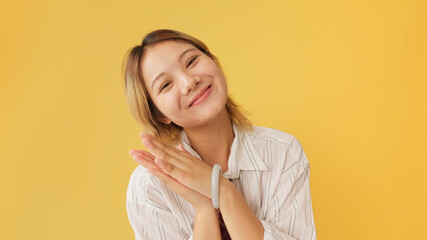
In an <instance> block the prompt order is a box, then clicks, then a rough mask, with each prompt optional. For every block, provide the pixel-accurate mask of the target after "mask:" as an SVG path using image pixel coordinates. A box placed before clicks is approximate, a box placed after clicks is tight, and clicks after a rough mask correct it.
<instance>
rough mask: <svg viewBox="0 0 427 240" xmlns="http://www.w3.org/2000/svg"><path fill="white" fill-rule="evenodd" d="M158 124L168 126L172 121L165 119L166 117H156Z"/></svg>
mask: <svg viewBox="0 0 427 240" xmlns="http://www.w3.org/2000/svg"><path fill="white" fill-rule="evenodd" d="M157 119H158V120H159V121H160V122H162V123H164V124H170V123H171V122H172V121H171V120H170V119H169V118H167V117H158V118H157Z"/></svg>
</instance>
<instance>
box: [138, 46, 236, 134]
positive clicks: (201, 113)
mask: <svg viewBox="0 0 427 240" xmlns="http://www.w3.org/2000/svg"><path fill="white" fill-rule="evenodd" d="M141 67H142V76H143V78H144V82H145V86H146V88H147V91H148V93H149V95H150V97H151V99H152V100H153V102H154V104H155V105H156V107H157V108H158V109H159V110H160V112H161V113H162V114H160V115H161V116H159V117H158V119H159V120H160V121H162V122H164V123H167V124H169V123H170V122H173V123H175V124H177V125H178V126H181V127H183V128H193V127H198V126H201V125H203V124H206V123H208V122H209V121H214V120H215V117H217V116H218V115H219V113H220V112H221V111H223V110H224V109H225V103H226V101H227V96H228V90H227V83H226V80H225V77H224V74H223V72H222V71H221V69H220V68H219V67H218V65H216V63H215V62H214V61H213V60H212V59H211V58H209V57H208V56H207V55H205V54H204V53H202V52H201V51H200V50H198V49H197V48H196V47H194V46H193V45H191V44H189V43H186V42H182V41H164V42H160V43H157V44H154V45H152V46H149V47H148V48H147V49H146V51H145V54H144V57H143V59H142V63H141Z"/></svg>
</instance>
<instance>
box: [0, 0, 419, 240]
mask: <svg viewBox="0 0 427 240" xmlns="http://www.w3.org/2000/svg"><path fill="white" fill-rule="evenodd" d="M6 2H7V3H6ZM0 9H1V10H0V24H1V28H0V31H1V37H0V41H1V42H0V52H1V53H0V54H1V55H0V56H1V57H0V109H1V113H0V123H1V125H0V135H1V138H0V159H1V161H0V186H1V197H0V219H1V220H0V239H131V238H133V231H132V229H131V227H130V225H129V222H128V219H127V215H126V209H125V192H126V188H127V183H128V180H129V177H130V174H131V173H132V171H133V169H134V168H135V167H136V166H137V164H136V163H135V162H133V161H132V159H131V157H130V156H129V155H128V150H129V149H131V148H140V147H141V144H140V139H139V137H138V133H139V131H140V127H139V126H138V125H137V123H136V122H135V121H134V119H132V117H131V115H130V113H129V111H128V108H127V105H126V102H125V98H124V95H123V91H122V83H121V79H120V76H121V73H120V71H121V62H122V58H123V55H124V53H125V52H126V50H127V49H129V48H130V47H132V46H134V45H136V44H138V43H139V42H140V41H141V39H142V37H143V36H144V35H145V34H146V33H147V32H149V31H151V30H154V29H157V28H172V29H177V30H181V31H184V32H186V33H189V34H192V35H194V36H196V37H198V38H200V39H201V40H202V41H204V42H205V43H206V44H207V45H208V46H209V47H210V48H211V50H212V52H214V53H215V54H216V55H217V56H218V57H219V59H220V61H221V63H222V65H223V67H224V70H225V73H226V76H227V79H228V82H229V89H230V93H231V95H232V96H234V98H235V99H236V100H237V101H238V102H239V103H241V104H242V105H243V106H244V107H245V109H246V110H248V111H249V112H251V113H252V114H251V115H250V118H251V119H252V120H253V121H254V122H255V124H256V125H262V126H268V127H273V128H277V129H280V130H282V131H285V132H288V133H291V134H293V135H294V136H296V137H297V138H298V139H299V140H300V142H301V143H302V145H303V147H304V149H305V152H306V154H307V156H308V159H309V161H310V163H311V191H312V203H313V209H314V219H315V224H316V227H317V232H318V237H319V239H426V237H427V234H426V233H425V229H424V225H425V222H426V221H425V216H426V215H427V207H426V204H425V203H426V202H427V189H426V188H427V177H426V170H427V164H426V160H427V158H426V155H427V152H426V148H427V147H426V146H427V129H426V123H427V111H426V109H427V107H426V105H427V104H426V103H427V98H426V91H427V84H426V81H427V70H426V69H427V18H426V16H427V5H426V1H424V0H418V1H415V0H412V1H408V0H401V1H393V0H392V1H385V0H384V1H366V0H365V1H357V0H353V1H338V0H335V1H280V0H277V1H224V0H222V1H209V2H208V1H206V2H205V1H173V0H170V1H141V0H139V1H100V0H97V1H82V0H76V1H64V0H63V1H54V0H51V1H45V0H42V1H28V0H25V1H24V0H21V1H3V2H2V3H1V4H0Z"/></svg>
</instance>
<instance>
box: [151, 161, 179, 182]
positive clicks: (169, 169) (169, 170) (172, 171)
mask: <svg viewBox="0 0 427 240" xmlns="http://www.w3.org/2000/svg"><path fill="white" fill-rule="evenodd" d="M154 162H155V164H156V165H157V166H159V167H160V168H161V169H162V170H163V172H164V173H166V174H168V175H169V176H171V177H173V178H175V179H180V178H181V176H182V174H183V172H182V170H181V169H179V168H177V167H175V166H174V165H173V164H170V163H168V162H166V161H163V160H161V159H159V158H156V159H155V160H154Z"/></svg>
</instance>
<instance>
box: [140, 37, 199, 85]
mask: <svg viewBox="0 0 427 240" xmlns="http://www.w3.org/2000/svg"><path fill="white" fill-rule="evenodd" d="M191 48H196V47H194V46H193V45H191V44H190V43H186V42H182V41H169V40H168V41H163V42H160V43H156V44H153V45H150V46H148V47H147V48H146V49H145V52H144V56H143V57H142V59H141V70H142V76H143V77H144V79H146V80H148V81H152V80H153V78H155V77H156V76H157V75H158V74H159V73H161V72H165V71H167V70H168V69H169V68H170V67H173V66H174V65H176V64H178V59H179V56H180V55H181V54H182V53H183V52H184V51H186V50H188V49H191ZM196 49H197V48H196Z"/></svg>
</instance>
